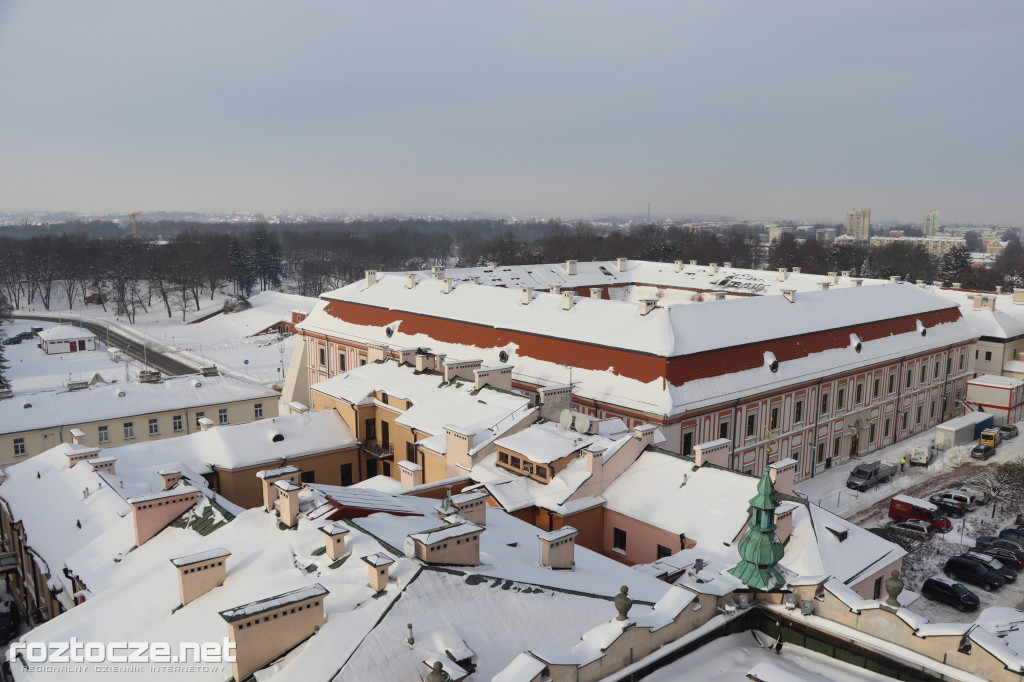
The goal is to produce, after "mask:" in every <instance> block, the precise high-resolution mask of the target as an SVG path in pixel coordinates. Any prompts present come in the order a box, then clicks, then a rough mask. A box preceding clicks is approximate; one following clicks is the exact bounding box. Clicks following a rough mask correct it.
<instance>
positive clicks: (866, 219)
mask: <svg viewBox="0 0 1024 682" xmlns="http://www.w3.org/2000/svg"><path fill="white" fill-rule="evenodd" d="M846 234H848V235H850V236H851V237H853V238H854V239H857V240H860V241H865V242H866V241H868V240H869V239H870V238H871V209H870V208H860V209H857V210H855V211H850V212H848V213H847V214H846Z"/></svg>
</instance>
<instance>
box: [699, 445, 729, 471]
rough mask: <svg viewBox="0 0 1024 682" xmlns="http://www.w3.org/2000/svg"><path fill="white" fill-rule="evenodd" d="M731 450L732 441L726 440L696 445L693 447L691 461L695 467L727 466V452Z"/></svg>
mask: <svg viewBox="0 0 1024 682" xmlns="http://www.w3.org/2000/svg"><path fill="white" fill-rule="evenodd" d="M731 449H732V441H731V440H729V439H728V438H719V439H718V440H712V441H708V442H707V443H698V444H697V445H694V446H693V461H694V464H696V465H697V466H703V465H704V464H714V465H716V466H721V467H728V466H729V452H730V450H731Z"/></svg>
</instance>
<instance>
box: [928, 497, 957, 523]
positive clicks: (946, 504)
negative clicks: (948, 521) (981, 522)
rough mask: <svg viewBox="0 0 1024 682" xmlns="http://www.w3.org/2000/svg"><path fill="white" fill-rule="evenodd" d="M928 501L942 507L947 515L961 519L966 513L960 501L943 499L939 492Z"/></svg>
mask: <svg viewBox="0 0 1024 682" xmlns="http://www.w3.org/2000/svg"><path fill="white" fill-rule="evenodd" d="M928 501H929V502H931V503H932V504H934V505H935V506H936V507H938V508H939V509H941V510H942V511H943V512H944V513H945V514H946V516H949V517H951V518H954V519H959V518H960V517H962V516H963V515H964V508H963V505H961V504H960V503H959V502H953V501H952V500H946V499H943V498H942V497H941V496H940V495H939V494H935V495H932V496H931V497H929V498H928Z"/></svg>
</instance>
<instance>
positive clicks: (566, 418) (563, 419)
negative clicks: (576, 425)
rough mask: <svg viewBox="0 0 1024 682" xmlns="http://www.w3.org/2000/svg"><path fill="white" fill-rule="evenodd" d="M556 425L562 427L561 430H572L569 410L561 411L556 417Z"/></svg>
mask: <svg viewBox="0 0 1024 682" xmlns="http://www.w3.org/2000/svg"><path fill="white" fill-rule="evenodd" d="M558 423H559V424H561V425H562V428H563V429H571V428H572V412H570V411H569V410H562V413H561V414H560V415H558Z"/></svg>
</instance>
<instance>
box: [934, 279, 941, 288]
mask: <svg viewBox="0 0 1024 682" xmlns="http://www.w3.org/2000/svg"><path fill="white" fill-rule="evenodd" d="M932 286H933V287H935V288H936V289H941V288H942V280H939V279H937V280H935V281H934V282H932Z"/></svg>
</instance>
